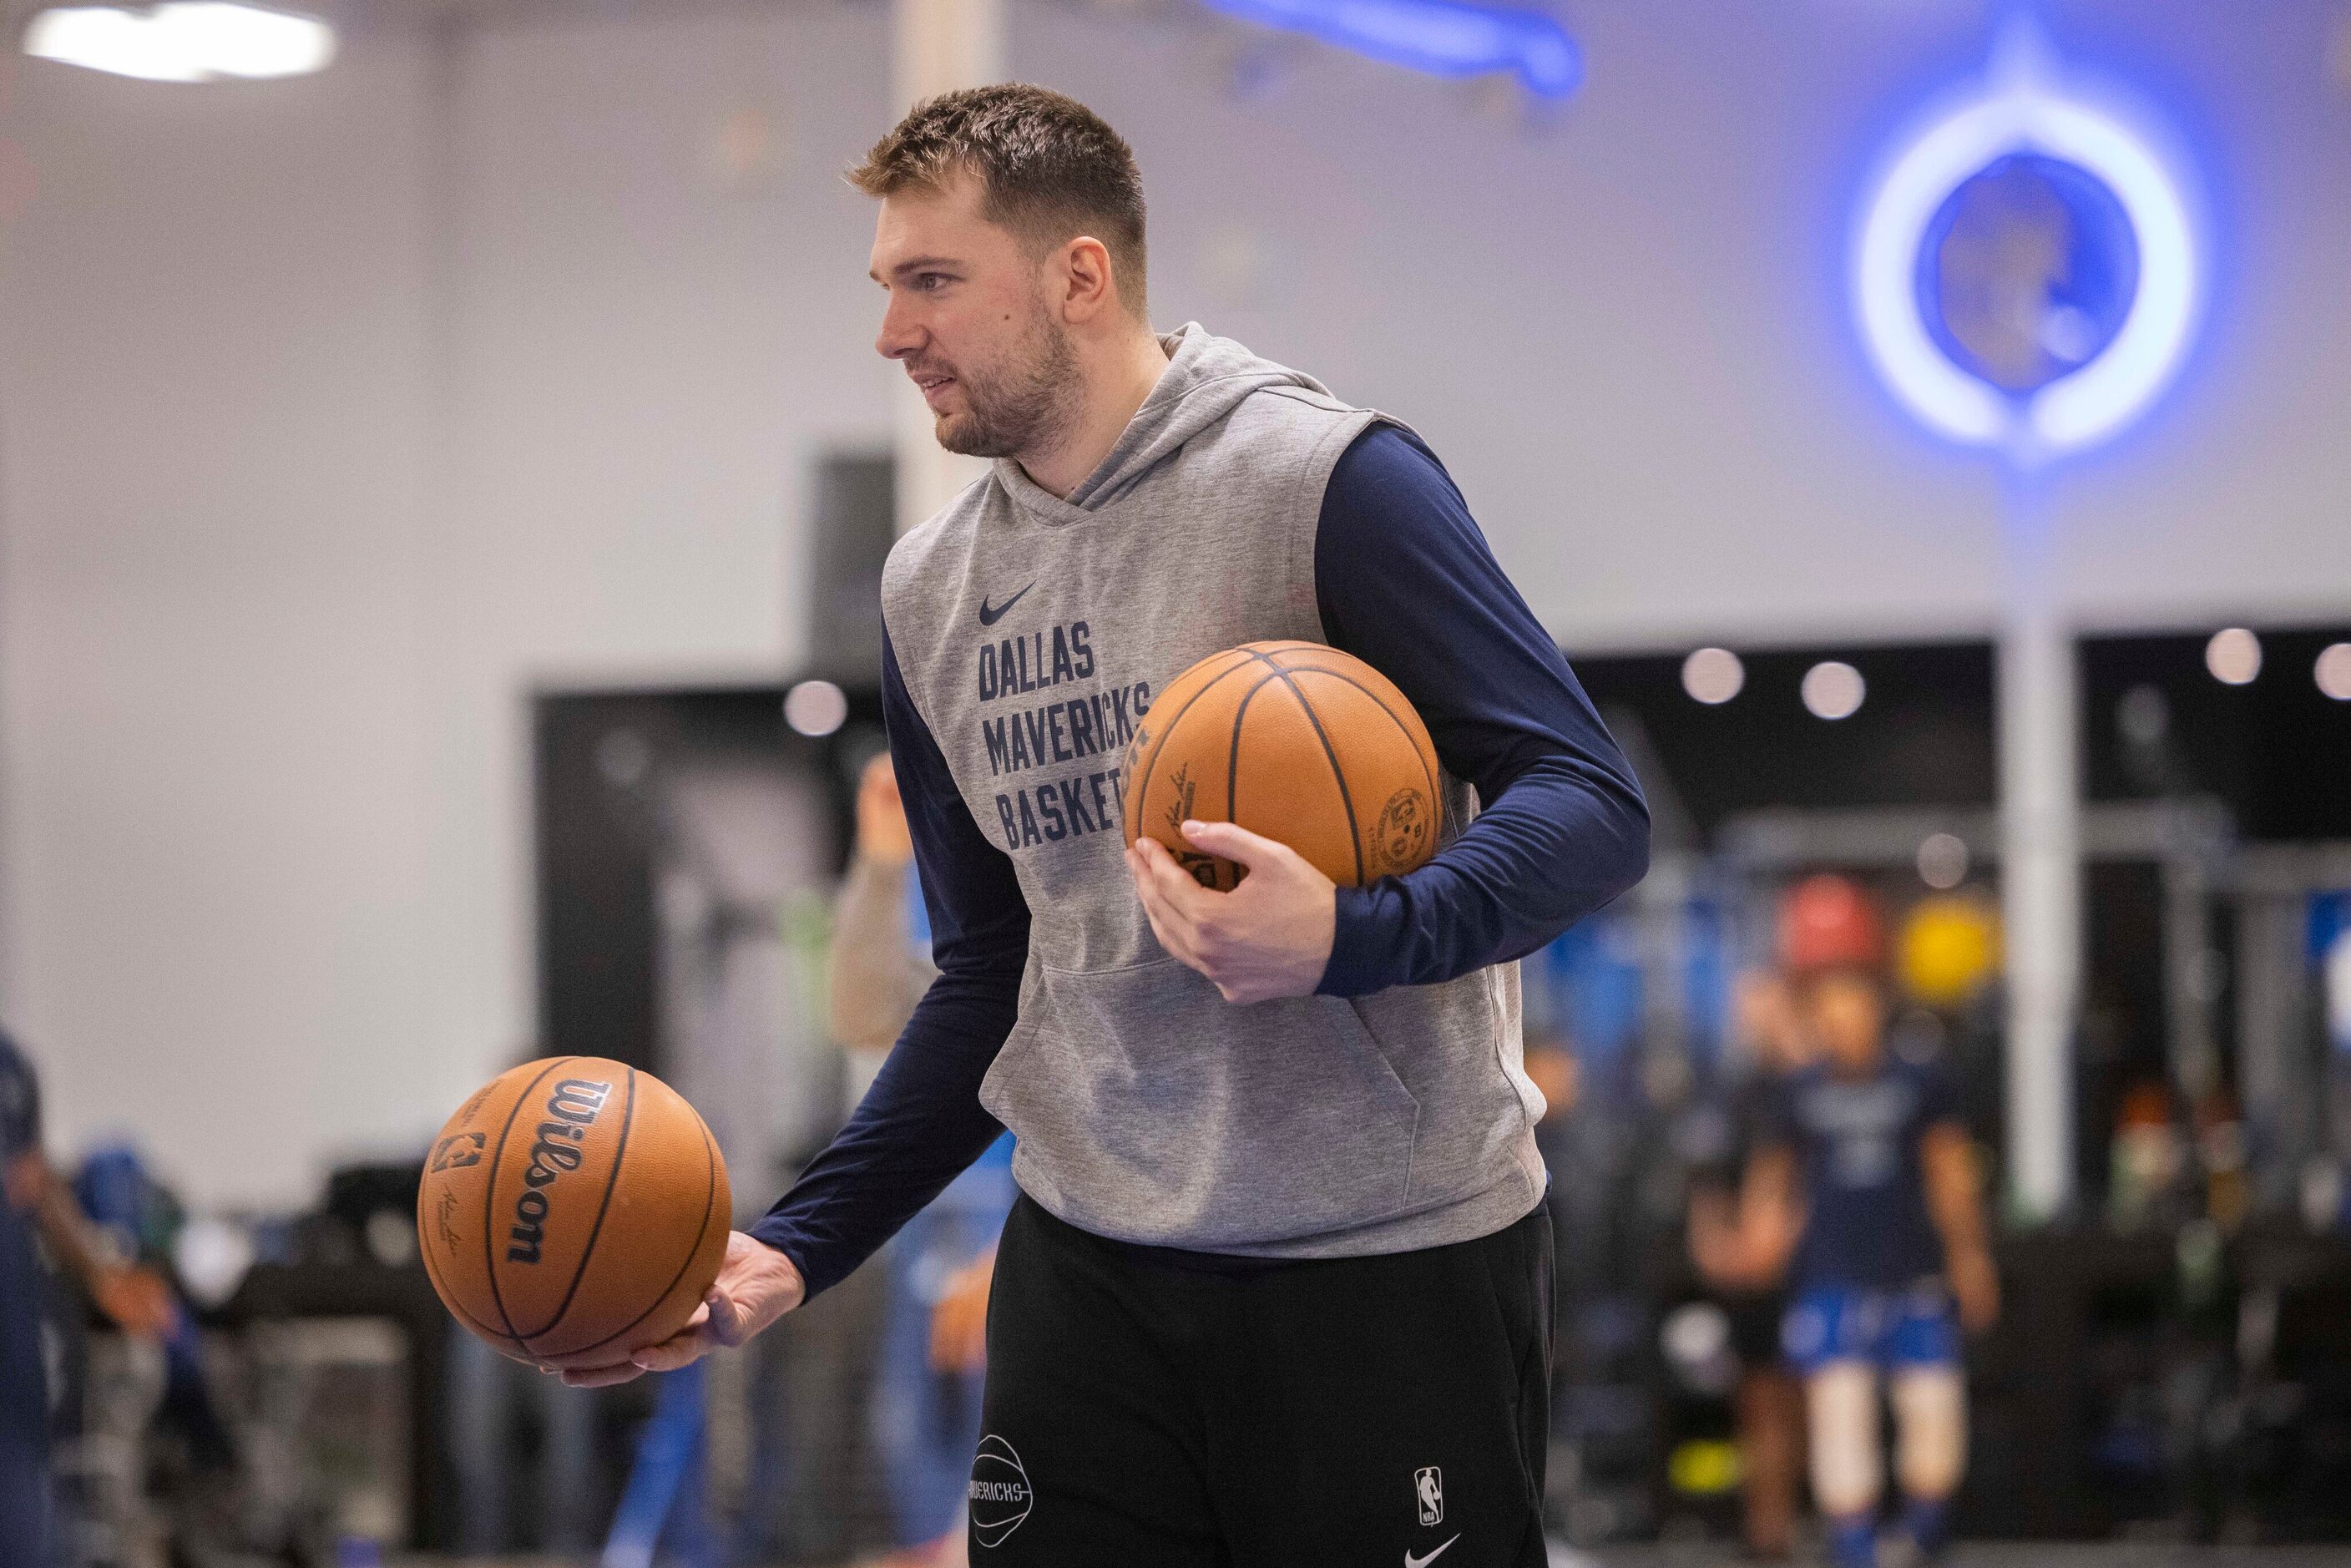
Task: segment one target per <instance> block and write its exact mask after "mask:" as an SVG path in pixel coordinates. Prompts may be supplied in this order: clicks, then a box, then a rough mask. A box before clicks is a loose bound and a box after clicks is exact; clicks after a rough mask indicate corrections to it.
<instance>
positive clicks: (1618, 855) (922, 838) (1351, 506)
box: [751, 424, 1648, 1294]
mask: <svg viewBox="0 0 2351 1568" xmlns="http://www.w3.org/2000/svg"><path fill="white" fill-rule="evenodd" d="M1314 580H1315V595H1316V601H1317V608H1318V609H1319V611H1320V612H1321V614H1322V626H1323V632H1324V634H1325V637H1326V638H1327V640H1328V641H1329V642H1330V643H1331V644H1332V646H1334V647H1337V648H1339V649H1342V650H1343V651H1344V652H1346V653H1353V654H1354V655H1355V656H1356V657H1357V658H1359V659H1362V660H1364V662H1365V663H1367V664H1371V665H1373V666H1374V668H1376V669H1378V670H1380V671H1381V672H1382V673H1384V674H1386V675H1387V676H1388V677H1389V678H1390V679H1391V680H1393V681H1395V684H1396V685H1397V686H1398V688H1399V689H1401V690H1402V691H1403V692H1404V694H1405V696H1406V697H1408V698H1410V699H1411V701H1412V704H1413V706H1415V707H1416V708H1417V709H1418V710H1419V712H1420V716H1421V718H1422V720H1423V721H1424V722H1425V723H1426V725H1427V727H1428V733H1429V738H1430V739H1431V740H1432V741H1434V742H1435V743H1436V747H1437V758H1438V760H1439V761H1441V762H1442V763H1443V764H1444V765H1445V767H1446V769H1447V771H1448V772H1450V773H1452V774H1453V775H1454V776H1455V777H1457V778H1459V779H1467V780H1468V782H1469V783H1470V784H1471V785H1473V786H1474V787H1475V788H1476V789H1477V791H1478V799H1479V802H1480V805H1481V810H1480V811H1479V815H1478V816H1477V818H1476V819H1475V820H1473V821H1471V822H1470V823H1469V825H1468V828H1467V829H1466V830H1465V831H1463V832H1462V833H1461V835H1460V836H1459V837H1458V838H1457V839H1456V840H1455V841H1453V842H1451V843H1450V844H1447V846H1446V847H1445V848H1444V849H1443V850H1442V851H1440V852H1438V853H1437V856H1436V857H1435V858H1434V859H1432V860H1431V861H1430V862H1428V863H1427V864H1426V865H1424V866H1422V867H1420V868H1419V869H1418V870H1416V871H1415V872H1413V873H1410V874H1408V875H1405V876H1402V877H1386V878H1383V879H1382V880H1381V881H1379V882H1378V883H1374V884H1373V885H1372V886H1370V887H1365V888H1344V887H1343V888H1341V889H1339V890H1338V907H1337V923H1336V927H1335V929H1334V931H1333V933H1332V950H1331V957H1330V961H1329V963H1328V964H1327V966H1326V967H1324V970H1323V974H1322V984H1321V985H1320V987H1319V988H1318V989H1319V990H1320V991H1321V992H1322V994H1323V995H1326V996H1342V997H1344V996H1360V995H1363V994H1364V993H1367V992H1371V991H1376V990H1381V989H1384V988H1387V987H1389V986H1397V985H1428V984H1433V983H1436V982H1438V981H1443V980H1448V979H1451V978H1453V977H1456V976H1459V975H1464V974H1468V972H1470V971H1471V970H1473V969H1479V968H1483V967H1486V966H1487V965H1489V964H1496V963H1501V962H1505V961H1508V960H1510V959H1515V958H1519V957H1522V956H1525V955H1526V954H1528V953H1531V952H1533V951H1534V950H1535V949H1536V948H1538V947H1541V946H1543V944H1545V943H1547V942H1549V941H1550V940H1552V938H1553V937H1555V936H1558V935H1559V934H1560V933H1561V932H1562V931H1564V930H1566V929H1567V928H1568V927H1569V926H1570V925H1573V924H1574V923H1575V922H1576V921H1578V920H1580V919H1582V918H1583V916H1584V915H1589V914H1590V913H1592V912H1593V910H1595V909H1597V908H1599V907H1600V906H1601V905H1602V904H1605V903H1607V902H1608V901H1609V900H1610V899H1612V898H1614V897H1615V896H1616V895H1617V894H1619V893H1622V892H1623V891H1624V890H1625V889H1626V888H1628V887H1630V886H1631V885H1632V884H1633V883H1635V882H1637V881H1638V880H1640V877H1641V874H1642V873H1643V872H1644V871H1645V870H1646V867H1647V863H1648V810H1647V807H1646V805H1645V804H1644V803H1643V801H1642V799H1641V792H1640V787H1639V785H1638V784H1637V783H1636V782H1635V779H1634V777H1633V771H1632V768H1630V767H1629V766H1628V765H1627V764H1626V763H1625V758H1624V756H1623V754H1622V753H1621V752H1619V751H1618V750H1617V748H1616V745H1615V743H1614V741H1613V740H1611V739H1610V738H1609V737H1608V733H1607V731H1606V730H1605V729H1604V727H1602V725H1601V723H1600V718H1599V716H1598V715H1597V714H1595V713H1594V712H1593V707H1592V704H1591V701H1590V700H1589V699H1588V698H1587V697H1585V695H1583V688H1582V687H1581V686H1579V685H1577V684H1576V680H1575V676H1574V674H1573V673H1572V672H1570V670H1569V669H1568V666H1567V661H1566V659H1565V658H1563V657H1562V655H1561V653H1560V651H1559V649H1558V647H1557V646H1556V645H1555V644H1554V643H1552V640H1551V639H1550V637H1549V636H1547V635H1546V634H1545V633H1544V632H1543V630H1542V628H1541V625H1540V624H1538V623H1537V622H1536V621H1535V618H1534V615H1533V612H1531V611H1530V610H1529V609H1528V608H1527V605H1526V601H1524V600H1523V599H1521V598H1520V596H1519V592H1518V591H1517V589H1516V588H1514V587H1513V586H1512V585H1511V583H1510V579H1509V578H1508V577H1506V576H1504V575H1503V572H1502V569H1501V567H1500V566H1499V564H1498V563H1497V562H1496V561H1495V559H1494V557H1493V553H1492V551H1491V550H1489V549H1488V548H1487V545H1486V540H1485V537H1484V536H1483V535H1482V534H1480V533H1479V529H1478V525H1477V523H1476V522H1475V521H1474V520H1473V519H1472V518H1471V517H1470V516H1469V508H1468V504H1467V503H1466V502H1465V501H1463V499H1462V497H1461V493H1460V491H1459V490H1458V488H1456V487H1455V486H1454V484H1453V481H1452V479H1451V477H1450V476H1447V474H1446V472H1445V469H1444V467H1443V465H1440V464H1439V463H1438V462H1437V458H1436V455H1434V454H1432V453H1431V452H1430V451H1429V450H1428V448H1427V447H1426V445H1424V444H1422V443H1421V442H1420V440H1419V439H1418V438H1417V437H1416V436H1414V435H1413V434H1410V433H1408V432H1406V431H1404V430H1401V429H1398V428H1397V427H1395V426H1394V425H1387V424H1376V425H1374V426H1373V427H1372V428H1370V429H1369V430H1367V431H1365V432H1364V434H1362V435H1360V436H1358V437H1357V438H1356V439H1355V442H1354V444H1353V445H1352V446H1350V447H1349V448H1348V449H1347V451H1346V453H1345V454H1344V455H1343V456H1342V457H1341V458H1340V459H1339V462H1338V464H1337V465H1336V466H1334V467H1333V468H1332V474H1331V479H1330V483H1329V485H1328V486H1327V487H1326V488H1325V489H1324V492H1323V497H1322V513H1321V516H1320V518H1319V520H1318V523H1317V532H1316V536H1315V551H1314ZM882 697H883V718H884V722H885V724H886V727H887V728H888V731H889V736H890V748H891V756H892V759H893V763H894V766H895V768H896V769H897V774H898V784H899V792H900V794H901V795H902V796H903V797H904V800H905V804H906V819H907V824H908V826H909V827H910V828H911V829H912V830H913V833H914V858H915V862H916V864H917V866H918V867H919V868H920V871H921V875H922V883H923V897H924V901H925V904H926V905H927V906H928V909H929V912H930V917H931V945H932V956H933V957H934V958H935V961H936V962H937V964H938V967H939V977H938V979H937V980H936V981H935V983H934V984H933V985H932V987H931V988H930V989H929V991H927V992H926V993H925V995H924V997H923V999H922V1001H921V1002H920V1003H918V1004H917V1005H916V1007H915V1009H914V1016H913V1017H912V1018H911V1019H909V1020H908V1021H907V1024H906V1028H905V1030H904V1033H902V1034H901V1035H900V1036H899V1039H898V1043H897V1045H896V1047H895V1048H894V1049H893V1050H892V1051H891V1053H890V1056H889V1060H888V1061H886V1062H885V1063H884V1064H883V1068H882V1071H881V1073H880V1075H879V1076H878V1077H877V1078H875V1080H874V1082H873V1086H872V1089H870V1090H869V1091H868V1092H867V1093H866V1095H865V1098H864V1100H863V1101H862V1103H860V1104H859V1105H858V1107H857V1111H856V1113H854V1114H853V1115H852V1117H851V1118H850V1120H849V1123H848V1124H847V1125H846V1126H845V1127H843V1128H842V1129H841V1134H840V1135H839V1136H838V1137H836V1138H835V1139H834V1140H833V1141H832V1143H831V1145H829V1146H827V1147H826V1149H825V1150H824V1152H823V1153H822V1154H820V1155H818V1156H817V1158H816V1159H815V1160H814V1161H813V1162H812V1163H811V1164H810V1166H809V1168H808V1169H807V1171H806V1172H805V1173H803V1174H802V1176H801V1177H800V1179H799V1182H797V1183H796V1184H795V1185H794V1186H793V1187H792V1189H791V1191H789V1193H787V1194H785V1196H784V1197H783V1198H782V1200H781V1201H779V1202H778V1204H777V1205H776V1207H774V1208H773V1209H771V1210H770V1211H769V1212H768V1215H767V1217H766V1218H763V1219H761V1220H760V1221H759V1222H758V1225H757V1226H755V1227H754V1228H752V1232H751V1233H752V1235H754V1236H755V1237H757V1238H758V1239H760V1240H762V1241H764V1242H767V1243H768V1245H770V1246H773V1247H776V1248H778V1249H781V1250H782V1251H783V1252H784V1253H785V1254H786V1255H787V1256H788V1257H789V1258H790V1259H791V1260H793V1262H794V1263H795V1264H797V1265H798V1266H799V1270H800V1272H801V1274H802V1275H803V1276H804V1277H805V1278H806V1280H807V1281H808V1287H809V1290H810V1293H811V1294H813V1293H814V1292H816V1291H820V1290H822V1289H824V1288H825V1287H827V1286H829V1285H831V1284H834V1283H836V1282H837V1281H840V1280H841V1279H842V1278H844V1277H846V1276H847V1275H848V1273H849V1272H850V1271H851V1270H853V1269H854V1268H856V1266H857V1265H858V1264H859V1263H860V1262H862V1261H863V1260H865V1258H866V1257H868V1256H869V1255H870V1254H871V1253H872V1251H873V1250H874V1249H876V1248H878V1247H879V1246H881V1244H882V1243H883V1241H885V1240H887V1239H889V1237H890V1236H891V1235H892V1234H893V1232H894V1231H896V1229H897V1228H898V1227H899V1226H901V1225H903V1224H904V1223H905V1221H906V1220H907V1219H908V1218H911V1217H912V1216H913V1215H914V1213H915V1212H916V1211H918V1210H919V1209H920V1208H922V1207H923V1206H924V1205H925V1204H926V1203H928V1202H929V1201H930V1200H931V1198H932V1197H935V1196H936V1194H937V1193H938V1192H939V1190H940V1189H941V1188H943V1187H944V1186H946V1184H947V1183H948V1182H949V1181H952V1180H953V1179H954V1178H955V1176H956V1175H957V1173H959V1172H960V1171H962V1170H963V1169H964V1168H965V1167H966V1166H968V1165H970V1164H971V1163H972V1161H974V1160H976V1159H977V1158H978V1157H979V1155H980V1154H981V1153H982V1151H984V1150H985V1149H986V1148H987V1145H989V1144H990V1143H991V1142H993V1141H994V1140H995V1138H996V1137H997V1136H998V1134H999V1133H1000V1132H1001V1130H1002V1129H1001V1128H1000V1127H998V1124H997V1122H996V1119H995V1118H994V1117H992V1116H990V1115H989V1114H988V1113H987V1111H986V1110H985V1109H984V1108H983V1107H982V1106H981V1105H980V1103H979V1085H980V1081H981V1079H983V1078H984V1077H986V1076H987V1069H988V1067H989V1065H990V1064H991V1063H992V1062H993V1061H995V1059H996V1053H997V1051H998V1049H999V1048H1000V1047H1001V1046H1002V1045H1003V1043H1004V1040H1005V1037H1006V1036H1007V1035H1008V1034H1010V1033H1011V1031H1012V1026H1013V1023H1014V1021H1015V1019H1016V1018H1017V1015H1018V1013H1019V997H1020V976H1021V971H1022V968H1023V967H1024V966H1025V964H1026V962H1027V959H1028V951H1029V906H1028V904H1027V901H1026V900H1025V899H1024V898H1023V896H1022V894H1021V892H1020V884H1019V879H1018V877H1017V876H1016V875H1015V874H1014V873H1013V869H1012V861H1011V857H1010V856H1008V855H1007V854H1006V853H1005V852H1003V851H1002V850H1000V849H998V848H997V847H996V846H995V845H994V844H992V843H990V842H989V841H988V840H987V836H986V835H985V834H984V833H982V832H981V831H980V829H979V826H978V824H977V821H974V819H973V817H972V814H971V812H970V811H969V810H967V808H966V806H965V804H964V801H963V797H962V795H961V792H960V791H959V790H958V789H956V782H955V779H954V776H953V775H952V773H950V771H949V770H948V768H947V763H946V758H945V757H944V756H943V755H942V754H941V753H940V751H939V747H938V744H937V742H936V741H935V740H934V739H933V738H932V737H931V734H930V731H929V729H928V728H927V727H925V725H924V723H923V721H922V718H921V716H919V715H918V714H917V713H916V712H915V710H914V704H913V702H912V701H911V699H909V697H908V696H907V695H906V689H905V685H904V680H903V679H902V677H901V676H900V674H899V672H898V664H897V658H896V655H895V653H893V651H892V650H891V648H890V647H889V645H888V643H887V642H886V639H885V642H884V644H883V655H882Z"/></svg>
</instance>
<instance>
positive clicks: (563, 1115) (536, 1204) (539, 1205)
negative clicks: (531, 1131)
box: [507, 1078, 612, 1263]
mask: <svg viewBox="0 0 2351 1568" xmlns="http://www.w3.org/2000/svg"><path fill="white" fill-rule="evenodd" d="M611 1092H612V1086H611V1084H610V1083H590V1082H588V1081H587V1080H585V1079H581V1078H567V1079H565V1080H563V1082H560V1083H558V1084H557V1085H556V1086H555V1092H553V1093H551V1094H549V1096H548V1097H547V1114H548V1116H549V1120H547V1121H544V1122H541V1123H540V1124H538V1142H537V1143H535V1144H533V1145H531V1146H530V1166H529V1168H528V1169H527V1170H525V1171H524V1172H523V1175H522V1180H523V1190H522V1192H521V1194H520V1195H519V1196H517V1197H516V1198H515V1207H514V1213H515V1222H514V1228H512V1229H511V1230H509V1231H507V1240H508V1241H509V1242H511V1243H512V1245H510V1246H508V1247H507V1262H509V1263H536V1262H538V1260H539V1248H540V1245H541V1244H542V1243H543V1242H545V1241H546V1239H547V1216H548V1195H547V1188H548V1187H549V1186H551V1185H552V1184H553V1183H554V1181H555V1178H556V1177H557V1176H560V1175H561V1174H563V1173H564V1172H566V1171H576V1170H578V1169H579V1168H580V1162H581V1161H582V1160H583V1159H585V1158H586V1157H587V1156H586V1155H582V1154H581V1153H580V1140H581V1139H582V1138H584V1137H585V1136H586V1135H587V1129H588V1128H589V1127H590V1126H592V1125H594V1124H595V1121H596V1113H598V1112H600V1111H601V1110H602V1109H603V1108H604V1101H605V1100H606V1098H607V1097H608V1096H610V1095H611Z"/></svg>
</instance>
